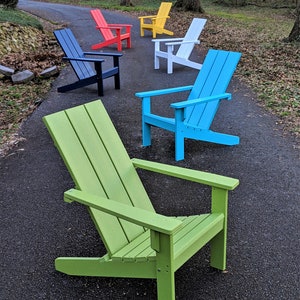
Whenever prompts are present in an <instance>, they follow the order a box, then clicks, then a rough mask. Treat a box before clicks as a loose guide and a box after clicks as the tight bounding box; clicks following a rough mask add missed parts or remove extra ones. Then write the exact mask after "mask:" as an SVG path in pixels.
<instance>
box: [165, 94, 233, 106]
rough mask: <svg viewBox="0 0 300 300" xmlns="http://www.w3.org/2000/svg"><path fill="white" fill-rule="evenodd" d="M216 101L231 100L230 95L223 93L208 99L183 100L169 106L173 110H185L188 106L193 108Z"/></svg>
mask: <svg viewBox="0 0 300 300" xmlns="http://www.w3.org/2000/svg"><path fill="white" fill-rule="evenodd" d="M218 99H226V100H231V94H230V93H224V94H219V95H214V96H209V97H203V98H199V99H193V100H188V101H187V100H185V101H181V102H177V103H172V104H171V105H170V106H171V107H172V108H175V109H180V108H186V107H189V106H194V105H196V104H199V103H206V102H211V101H215V100H218Z"/></svg>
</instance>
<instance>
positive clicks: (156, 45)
mask: <svg viewBox="0 0 300 300" xmlns="http://www.w3.org/2000/svg"><path fill="white" fill-rule="evenodd" d="M157 52H160V42H157V41H156V42H154V69H155V70H158V69H159V57H158V55H156V53H157Z"/></svg>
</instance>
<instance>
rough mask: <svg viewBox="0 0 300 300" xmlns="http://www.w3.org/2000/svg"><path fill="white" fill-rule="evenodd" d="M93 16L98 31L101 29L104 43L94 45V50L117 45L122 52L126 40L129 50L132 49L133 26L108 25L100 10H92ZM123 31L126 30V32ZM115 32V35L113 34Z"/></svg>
mask: <svg viewBox="0 0 300 300" xmlns="http://www.w3.org/2000/svg"><path fill="white" fill-rule="evenodd" d="M90 12H91V15H92V17H93V19H94V21H95V22H96V25H97V26H96V29H99V30H100V32H101V34H102V36H103V38H104V41H103V42H101V43H98V44H95V45H92V49H93V50H96V49H100V48H103V47H106V46H108V45H111V44H115V43H116V44H117V47H118V51H122V41H123V40H126V42H127V48H131V37H130V31H131V27H132V25H130V24H107V22H106V20H105V19H104V17H103V15H102V12H101V10H100V9H92V10H91V11H90ZM122 29H125V32H124V30H123V33H122ZM113 31H115V34H114V33H113Z"/></svg>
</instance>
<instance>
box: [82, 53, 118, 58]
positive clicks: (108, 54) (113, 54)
mask: <svg viewBox="0 0 300 300" xmlns="http://www.w3.org/2000/svg"><path fill="white" fill-rule="evenodd" d="M83 54H84V55H99V56H118V57H120V56H123V54H122V53H112V52H111V53H109V52H83Z"/></svg>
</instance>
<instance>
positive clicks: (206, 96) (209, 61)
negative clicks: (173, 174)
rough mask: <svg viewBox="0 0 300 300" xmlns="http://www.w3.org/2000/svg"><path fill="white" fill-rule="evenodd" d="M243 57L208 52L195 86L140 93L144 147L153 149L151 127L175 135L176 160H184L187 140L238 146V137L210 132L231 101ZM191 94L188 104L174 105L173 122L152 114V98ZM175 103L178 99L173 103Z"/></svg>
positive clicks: (238, 54)
mask: <svg viewBox="0 0 300 300" xmlns="http://www.w3.org/2000/svg"><path fill="white" fill-rule="evenodd" d="M240 57H241V53H239V52H230V51H224V50H213V49H211V50H209V51H208V54H207V55H206V57H205V60H204V62H203V66H202V68H201V71H200V72H199V74H198V76H197V78H196V81H195V83H194V85H190V86H182V87H175V88H169V89H163V90H154V91H147V92H139V93H136V94H135V95H136V96H137V97H139V98H142V133H143V146H150V145H151V126H155V127H160V128H162V129H166V130H169V131H172V132H174V134H175V159H176V160H177V161H178V160H182V159H184V139H185V138H190V139H195V140H201V141H206V142H212V143H217V144H224V145H237V144H239V137H237V136H233V135H228V134H223V133H219V132H214V131H212V130H211V129H210V126H211V124H212V121H213V119H214V117H215V114H216V112H217V110H218V108H219V105H220V101H221V100H222V99H227V100H230V99H231V94H229V93H226V89H227V87H228V85H229V82H230V80H231V78H232V76H233V73H234V71H235V69H236V67H237V64H238V62H239V60H240ZM186 91H190V94H189V96H188V99H187V100H185V101H181V102H177V103H175V102H174V103H172V104H171V105H170V106H171V108H173V109H174V113H175V116H174V118H167V117H163V116H158V115H155V114H153V113H152V112H151V97H154V96H162V95H166V94H172V93H178V92H186ZM174 100H176V99H174Z"/></svg>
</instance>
